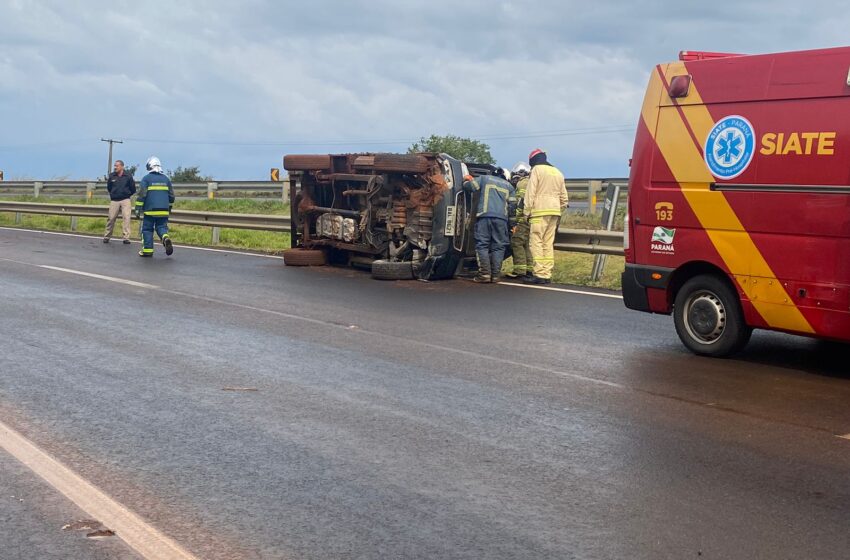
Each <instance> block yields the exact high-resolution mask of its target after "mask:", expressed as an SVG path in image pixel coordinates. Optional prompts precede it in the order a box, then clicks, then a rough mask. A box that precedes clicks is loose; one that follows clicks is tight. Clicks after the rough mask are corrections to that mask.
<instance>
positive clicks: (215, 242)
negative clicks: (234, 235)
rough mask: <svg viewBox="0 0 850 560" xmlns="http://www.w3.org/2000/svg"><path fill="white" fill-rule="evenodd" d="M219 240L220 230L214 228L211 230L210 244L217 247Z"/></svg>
mask: <svg viewBox="0 0 850 560" xmlns="http://www.w3.org/2000/svg"><path fill="white" fill-rule="evenodd" d="M220 240H221V228H220V227H217V226H214V227H213V228H212V244H213V245H218V242H219V241H220Z"/></svg>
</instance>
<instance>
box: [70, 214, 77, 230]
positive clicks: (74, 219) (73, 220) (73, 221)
mask: <svg viewBox="0 0 850 560" xmlns="http://www.w3.org/2000/svg"><path fill="white" fill-rule="evenodd" d="M71 231H77V217H76V216H71Z"/></svg>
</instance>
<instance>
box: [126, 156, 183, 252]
mask: <svg viewBox="0 0 850 560" xmlns="http://www.w3.org/2000/svg"><path fill="white" fill-rule="evenodd" d="M145 168H146V169H147V170H148V174H147V175H145V176H144V177H143V178H142V182H141V183H140V186H139V196H138V197H137V198H136V207H135V213H136V218H142V217H143V221H142V250H141V251H139V256H140V257H152V256H153V232H154V231H156V234H157V235H158V236H159V238H160V240H162V245H163V246H164V247H165V254H166V255H170V254H172V253H173V252H174V245H173V244H172V243H171V238H170V237H169V236H168V215H169V213H170V212H171V206H172V205H173V204H174V188H173V187H172V186H171V179H169V178H168V177H167V176H166V175H165V174H164V173H163V172H162V163H160V161H159V158H157V157H155V156H154V157H150V158H149V159H148V161H147V163H146V164H145Z"/></svg>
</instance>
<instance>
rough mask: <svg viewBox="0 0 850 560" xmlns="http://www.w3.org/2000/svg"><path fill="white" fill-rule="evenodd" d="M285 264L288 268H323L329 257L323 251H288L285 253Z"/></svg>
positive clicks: (297, 249) (299, 249)
mask: <svg viewBox="0 0 850 560" xmlns="http://www.w3.org/2000/svg"><path fill="white" fill-rule="evenodd" d="M283 264H285V265H287V266H323V265H326V264H328V256H327V254H326V253H325V252H324V251H322V250H321V249H301V248H295V249H287V250H286V251H284V252H283Z"/></svg>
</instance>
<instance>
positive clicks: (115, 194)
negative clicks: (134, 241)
mask: <svg viewBox="0 0 850 560" xmlns="http://www.w3.org/2000/svg"><path fill="white" fill-rule="evenodd" d="M114 169H115V171H113V172H112V173H110V174H109V178H108V179H107V180H106V190H107V192H109V218H108V219H107V220H106V231H105V232H104V234H103V242H104V243H109V238H110V237H112V230H113V229H114V228H115V220H117V219H118V211H119V210H120V211H121V233H122V234H123V235H124V244H125V245H129V244H130V210H131V208H130V197H131V196H133V195H134V194H136V182H135V181H134V180H133V176H132V175H130V174H129V173H127V172H126V171H125V169H124V162H123V161H121V160H120V159H117V160H115V167H114Z"/></svg>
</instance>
